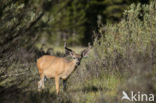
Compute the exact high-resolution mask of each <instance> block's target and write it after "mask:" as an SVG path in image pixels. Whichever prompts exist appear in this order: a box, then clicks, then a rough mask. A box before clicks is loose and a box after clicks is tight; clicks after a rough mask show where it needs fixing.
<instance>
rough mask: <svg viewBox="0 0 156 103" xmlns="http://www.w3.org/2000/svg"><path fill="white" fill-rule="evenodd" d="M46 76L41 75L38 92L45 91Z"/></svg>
mask: <svg viewBox="0 0 156 103" xmlns="http://www.w3.org/2000/svg"><path fill="white" fill-rule="evenodd" d="M44 87H45V86H44V74H43V73H41V74H40V81H39V82H38V91H41V88H42V89H44Z"/></svg>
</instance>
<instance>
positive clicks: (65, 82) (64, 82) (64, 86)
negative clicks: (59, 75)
mask: <svg viewBox="0 0 156 103" xmlns="http://www.w3.org/2000/svg"><path fill="white" fill-rule="evenodd" d="M66 84H67V80H63V90H64V91H66V90H67V85H66Z"/></svg>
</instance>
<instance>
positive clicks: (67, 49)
mask: <svg viewBox="0 0 156 103" xmlns="http://www.w3.org/2000/svg"><path fill="white" fill-rule="evenodd" d="M64 48H65V55H71V54H72V52H73V51H72V50H71V49H69V48H67V43H66V42H65V43H64Z"/></svg>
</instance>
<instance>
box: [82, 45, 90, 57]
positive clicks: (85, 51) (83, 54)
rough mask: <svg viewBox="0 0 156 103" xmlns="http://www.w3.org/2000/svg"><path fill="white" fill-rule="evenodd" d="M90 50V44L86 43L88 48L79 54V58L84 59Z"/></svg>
mask: <svg viewBox="0 0 156 103" xmlns="http://www.w3.org/2000/svg"><path fill="white" fill-rule="evenodd" d="M90 49H91V45H90V43H88V48H87V49H84V50H83V51H82V52H81V57H86V56H87V54H88V52H89V50H90Z"/></svg>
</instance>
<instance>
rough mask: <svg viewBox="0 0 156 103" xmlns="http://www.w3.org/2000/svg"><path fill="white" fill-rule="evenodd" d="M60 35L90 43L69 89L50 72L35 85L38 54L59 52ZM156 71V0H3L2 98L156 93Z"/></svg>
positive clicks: (71, 100) (72, 102) (30, 102)
mask: <svg viewBox="0 0 156 103" xmlns="http://www.w3.org/2000/svg"><path fill="white" fill-rule="evenodd" d="M64 41H66V42H67V44H68V46H69V47H70V48H72V49H73V50H75V51H76V52H80V51H81V50H82V49H83V48H85V46H87V44H88V42H91V44H92V45H93V48H92V50H91V52H90V53H89V55H88V57H87V58H84V59H83V60H82V62H81V65H80V66H79V67H78V68H77V70H76V71H75V72H74V73H73V74H72V75H71V77H70V78H69V80H68V84H67V85H68V90H67V92H63V91H62V87H61V92H60V94H59V95H58V96H57V95H56V93H55V86H54V83H53V80H52V79H50V80H47V81H46V89H45V90H43V91H42V92H40V93H39V92H37V82H38V80H39V75H38V71H37V67H36V64H35V63H36V60H37V58H39V57H40V56H42V55H45V54H49V55H56V56H64V49H63V43H64ZM155 75H156V1H155V0H31V1H30V0H3V1H2V0H1V1H0V101H1V103H114V102H116V103H129V102H130V101H121V97H122V91H123V90H124V91H126V92H127V93H128V94H129V93H130V91H134V92H136V93H137V92H138V91H140V92H141V93H147V94H149V93H153V94H154V95H156V77H155ZM60 84H62V82H60ZM144 102H145V103H148V101H143V102H142V103H144Z"/></svg>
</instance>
